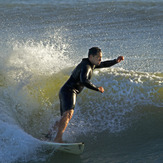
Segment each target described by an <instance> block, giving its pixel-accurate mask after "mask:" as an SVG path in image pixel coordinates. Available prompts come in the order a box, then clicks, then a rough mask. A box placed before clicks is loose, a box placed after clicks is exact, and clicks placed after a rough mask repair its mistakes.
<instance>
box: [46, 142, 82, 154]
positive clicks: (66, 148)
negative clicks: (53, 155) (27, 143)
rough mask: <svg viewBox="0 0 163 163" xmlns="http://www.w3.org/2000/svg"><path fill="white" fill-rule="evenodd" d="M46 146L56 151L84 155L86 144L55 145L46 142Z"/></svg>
mask: <svg viewBox="0 0 163 163" xmlns="http://www.w3.org/2000/svg"><path fill="white" fill-rule="evenodd" d="M44 144H45V145H46V146H49V147H51V148H53V149H54V150H57V151H62V152H67V153H71V154H82V153H83V150H84V143H55V142H50V141H44Z"/></svg>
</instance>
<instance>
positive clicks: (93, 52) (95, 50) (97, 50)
mask: <svg viewBox="0 0 163 163" xmlns="http://www.w3.org/2000/svg"><path fill="white" fill-rule="evenodd" d="M100 52H101V49H100V48H98V47H92V48H90V49H89V52H88V58H89V56H90V55H93V56H95V55H97V54H99V53H100Z"/></svg>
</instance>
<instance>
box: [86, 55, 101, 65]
mask: <svg viewBox="0 0 163 163" xmlns="http://www.w3.org/2000/svg"><path fill="white" fill-rule="evenodd" d="M101 59H102V53H101V52H100V53H98V54H97V55H95V56H93V55H90V57H89V60H90V62H91V63H92V64H93V65H96V66H98V65H100V63H101Z"/></svg>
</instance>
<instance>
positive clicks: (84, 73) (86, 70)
mask: <svg viewBox="0 0 163 163" xmlns="http://www.w3.org/2000/svg"><path fill="white" fill-rule="evenodd" d="M91 75H92V69H91V67H90V66H89V65H87V66H85V67H83V68H82V70H81V73H80V81H81V83H82V84H83V85H84V86H85V87H87V88H89V89H92V90H95V91H99V89H98V87H97V86H95V85H94V84H93V83H91V81H90V80H89V76H91Z"/></svg>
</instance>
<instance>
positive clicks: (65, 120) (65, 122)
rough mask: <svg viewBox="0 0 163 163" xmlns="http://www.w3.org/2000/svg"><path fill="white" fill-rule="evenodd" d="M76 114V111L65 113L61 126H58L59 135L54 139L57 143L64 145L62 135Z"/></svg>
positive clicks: (60, 122)
mask: <svg viewBox="0 0 163 163" xmlns="http://www.w3.org/2000/svg"><path fill="white" fill-rule="evenodd" d="M73 114H74V110H73V109H71V110H68V111H66V112H64V113H63V116H62V117H61V120H60V121H59V125H58V133H57V135H56V138H55V139H54V141H55V142H58V143H62V142H63V141H62V135H63V133H64V131H65V129H66V127H67V125H68V123H69V121H70V120H71V118H72V116H73Z"/></svg>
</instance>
